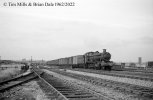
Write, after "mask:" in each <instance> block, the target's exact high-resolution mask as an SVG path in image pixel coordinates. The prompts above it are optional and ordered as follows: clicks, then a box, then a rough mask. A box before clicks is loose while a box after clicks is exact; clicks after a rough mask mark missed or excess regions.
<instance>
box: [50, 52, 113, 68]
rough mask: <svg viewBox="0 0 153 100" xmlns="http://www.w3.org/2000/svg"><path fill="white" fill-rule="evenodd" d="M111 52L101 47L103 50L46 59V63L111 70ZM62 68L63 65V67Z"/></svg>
mask: <svg viewBox="0 0 153 100" xmlns="http://www.w3.org/2000/svg"><path fill="white" fill-rule="evenodd" d="M110 59H111V54H110V53H109V52H106V49H103V52H101V53H100V52H98V51H96V52H87V53H85V54H84V55H77V56H72V57H66V58H60V59H56V60H51V61H48V62H47V64H48V65H57V66H72V68H93V69H99V70H101V69H103V70H111V69H112V66H113V62H112V61H110ZM63 68H64V67H63Z"/></svg>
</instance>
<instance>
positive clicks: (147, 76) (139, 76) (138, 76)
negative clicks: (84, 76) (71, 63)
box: [72, 69, 153, 81]
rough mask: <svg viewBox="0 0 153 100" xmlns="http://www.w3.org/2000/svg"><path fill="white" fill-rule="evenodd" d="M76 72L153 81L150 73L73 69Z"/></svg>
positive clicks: (152, 75)
mask: <svg viewBox="0 0 153 100" xmlns="http://www.w3.org/2000/svg"><path fill="white" fill-rule="evenodd" d="M72 70H75V71H83V72H89V73H96V74H102V75H110V76H116V77H125V78H131V79H139V80H145V81H153V78H152V77H153V74H150V73H146V74H144V73H139V74H136V73H131V72H125V71H123V72H121V71H111V72H108V71H101V70H91V69H72Z"/></svg>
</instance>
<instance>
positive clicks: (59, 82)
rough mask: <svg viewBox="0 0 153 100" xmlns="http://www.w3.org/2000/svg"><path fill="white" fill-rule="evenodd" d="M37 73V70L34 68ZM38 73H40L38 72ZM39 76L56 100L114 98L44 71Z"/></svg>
mask: <svg viewBox="0 0 153 100" xmlns="http://www.w3.org/2000/svg"><path fill="white" fill-rule="evenodd" d="M34 72H35V73H36V74H37V71H36V70H34ZM37 75H38V74H37ZM38 76H39V78H40V79H41V80H42V81H43V82H44V84H46V86H45V88H46V90H47V91H48V95H49V97H50V98H51V99H56V100H114V99H113V98H111V97H108V96H106V95H102V94H100V93H98V92H96V91H93V90H90V89H88V88H85V87H83V86H81V85H78V84H74V83H72V82H70V81H67V80H64V79H59V78H57V77H55V76H53V75H49V74H46V73H44V74H43V75H42V76H40V75H38Z"/></svg>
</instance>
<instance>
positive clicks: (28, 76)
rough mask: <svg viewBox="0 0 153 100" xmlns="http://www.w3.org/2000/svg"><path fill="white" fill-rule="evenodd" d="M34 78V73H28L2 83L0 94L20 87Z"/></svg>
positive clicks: (0, 84)
mask: <svg viewBox="0 0 153 100" xmlns="http://www.w3.org/2000/svg"><path fill="white" fill-rule="evenodd" d="M36 77H37V76H36V75H35V74H34V72H29V73H27V74H23V75H20V76H17V77H15V78H12V79H9V80H6V81H3V82H1V83H0V93H3V92H5V91H7V90H9V89H11V88H13V87H16V86H18V85H21V84H23V83H25V82H28V81H30V80H32V79H35V78H36Z"/></svg>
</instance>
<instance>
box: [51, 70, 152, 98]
mask: <svg viewBox="0 0 153 100" xmlns="http://www.w3.org/2000/svg"><path fill="white" fill-rule="evenodd" d="M51 71H53V72H56V73H59V74H62V75H65V76H69V77H72V78H76V79H79V80H83V81H87V82H89V83H91V84H93V85H98V86H104V87H109V88H113V89H114V90H117V91H120V92H124V93H130V94H134V95H136V96H138V97H141V98H146V99H148V100H152V99H153V89H152V88H147V87H142V86H138V85H132V84H126V83H121V82H115V81H111V80H104V79H100V78H96V77H90V76H85V75H78V74H72V73H66V72H65V71H59V70H51Z"/></svg>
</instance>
